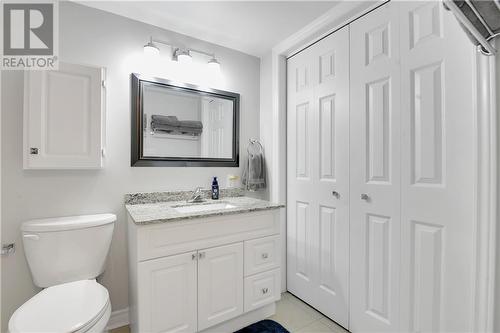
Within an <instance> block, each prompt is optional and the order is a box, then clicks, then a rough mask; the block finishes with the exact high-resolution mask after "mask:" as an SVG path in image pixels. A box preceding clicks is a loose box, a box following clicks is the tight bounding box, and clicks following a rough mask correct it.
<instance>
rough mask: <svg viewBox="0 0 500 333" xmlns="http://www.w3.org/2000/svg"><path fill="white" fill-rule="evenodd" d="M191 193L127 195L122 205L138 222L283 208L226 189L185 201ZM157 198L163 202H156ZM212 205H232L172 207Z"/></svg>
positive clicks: (157, 221) (147, 222) (145, 222)
mask: <svg viewBox="0 0 500 333" xmlns="http://www.w3.org/2000/svg"><path fill="white" fill-rule="evenodd" d="M191 193H192V191H187V192H184V191H180V192H179V191H178V192H157V193H149V194H148V193H140V194H128V195H126V197H125V207H126V209H127V212H128V213H129V215H130V217H131V218H132V220H133V221H134V222H135V224H138V225H143V224H152V223H165V222H177V221H181V220H191V219H194V218H203V217H211V216H220V215H232V214H241V213H249V212H255V211H262V210H270V209H278V208H282V207H285V206H284V205H281V204H275V203H272V202H269V201H265V200H260V199H255V198H250V197H246V196H243V195H242V191H241V192H230V193H228V192H227V190H226V192H225V191H222V190H221V195H223V194H224V193H226V195H229V196H222V197H221V198H220V199H219V200H212V199H207V198H206V197H207V196H206V195H205V196H204V197H205V199H204V201H203V202H201V203H187V202H186V200H185V199H184V197H185V196H187V195H191ZM138 198H139V199H138ZM159 198H161V199H163V200H164V201H159ZM181 198H182V199H181ZM179 199H181V200H179ZM213 204H226V205H231V206H234V207H231V208H225V209H209V208H208V209H207V210H200V211H195V212H185V213H181V212H178V211H177V210H176V207H179V206H196V205H207V206H209V205H213Z"/></svg>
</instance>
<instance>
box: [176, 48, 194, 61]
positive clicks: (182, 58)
mask: <svg viewBox="0 0 500 333" xmlns="http://www.w3.org/2000/svg"><path fill="white" fill-rule="evenodd" d="M177 61H178V62H179V64H190V63H192V62H193V57H192V56H191V54H189V51H183V52H179V54H178V55H177Z"/></svg>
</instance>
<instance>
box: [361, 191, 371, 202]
mask: <svg viewBox="0 0 500 333" xmlns="http://www.w3.org/2000/svg"><path fill="white" fill-rule="evenodd" d="M361 200H365V201H370V196H369V195H368V194H366V193H363V194H361Z"/></svg>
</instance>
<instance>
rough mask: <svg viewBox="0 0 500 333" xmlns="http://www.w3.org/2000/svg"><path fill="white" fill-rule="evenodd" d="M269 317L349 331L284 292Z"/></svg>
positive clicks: (306, 329)
mask: <svg viewBox="0 0 500 333" xmlns="http://www.w3.org/2000/svg"><path fill="white" fill-rule="evenodd" d="M269 319H272V320H274V321H277V322H278V323H280V324H281V325H282V326H283V327H285V328H286V329H287V330H289V331H290V332H292V333H347V332H348V331H346V330H345V329H344V328H342V327H341V326H339V325H337V324H336V323H335V322H333V321H331V320H330V319H328V318H327V317H325V316H323V315H322V314H321V313H319V312H318V311H316V310H314V309H313V308H311V307H310V306H309V305H307V304H306V303H304V302H302V301H301V300H300V299H298V298H296V297H295V296H293V295H292V294H289V293H284V294H282V295H281V300H280V301H279V302H278V303H277V304H276V314H275V315H274V316H272V317H270V318H269ZM110 333H129V329H128V326H125V327H120V328H117V329H114V330H111V332H110Z"/></svg>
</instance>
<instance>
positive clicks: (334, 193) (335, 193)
mask: <svg viewBox="0 0 500 333" xmlns="http://www.w3.org/2000/svg"><path fill="white" fill-rule="evenodd" d="M332 195H333V196H334V197H335V198H337V199H340V193H339V192H337V191H332Z"/></svg>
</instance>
